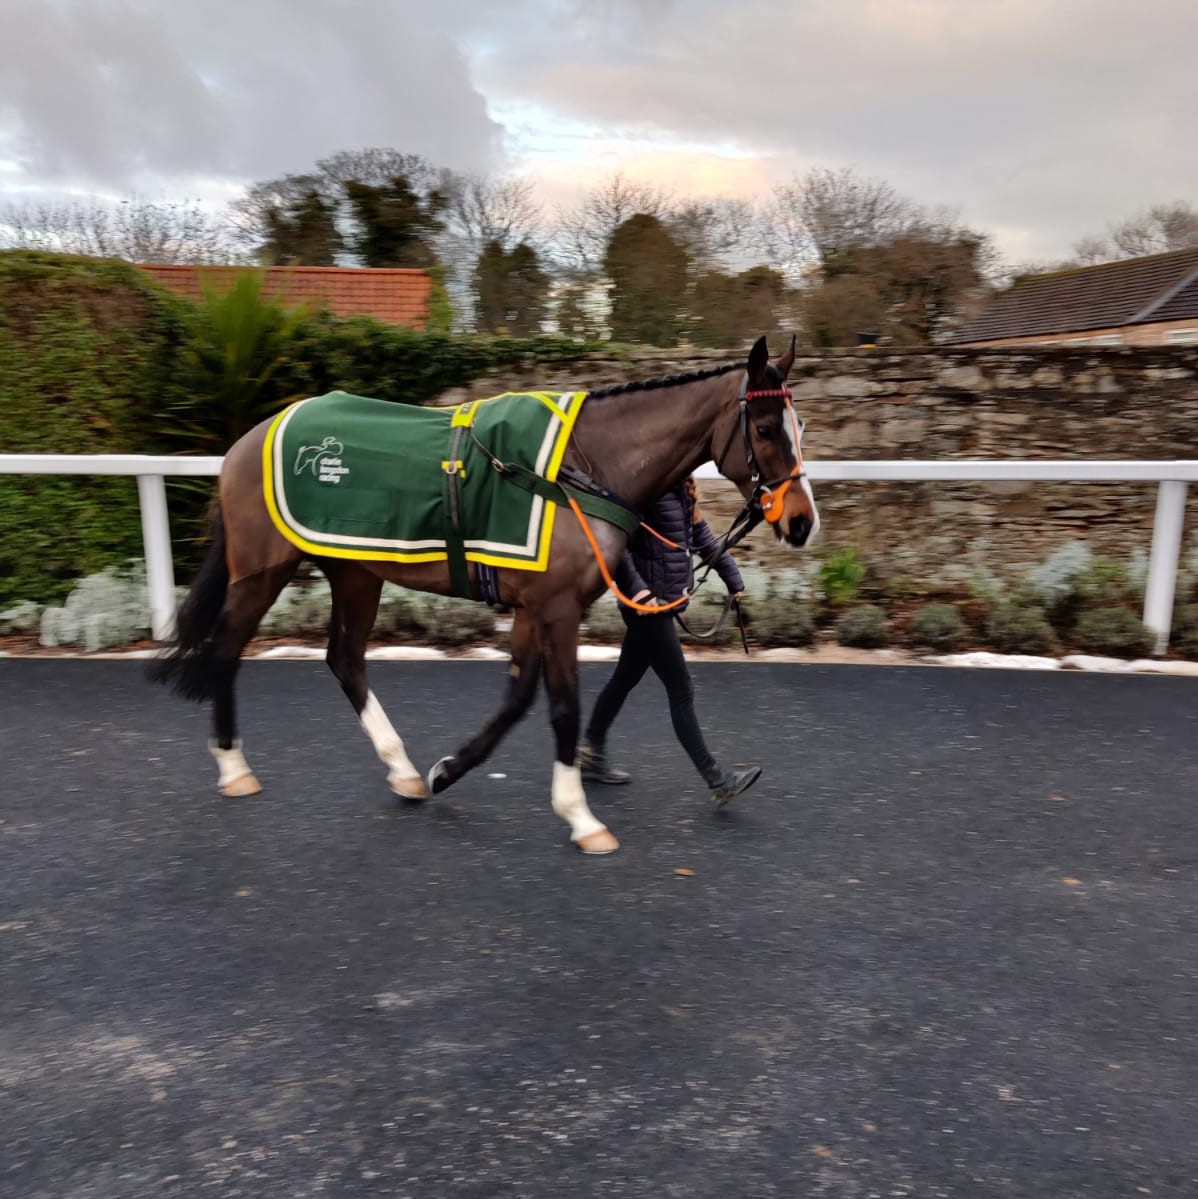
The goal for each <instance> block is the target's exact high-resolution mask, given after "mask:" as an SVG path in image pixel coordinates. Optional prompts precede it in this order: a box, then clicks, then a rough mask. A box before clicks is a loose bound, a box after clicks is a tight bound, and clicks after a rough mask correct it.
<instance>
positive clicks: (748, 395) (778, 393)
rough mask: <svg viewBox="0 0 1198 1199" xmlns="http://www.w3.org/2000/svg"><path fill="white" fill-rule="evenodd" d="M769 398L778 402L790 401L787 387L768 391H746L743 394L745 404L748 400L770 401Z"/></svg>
mask: <svg viewBox="0 0 1198 1199" xmlns="http://www.w3.org/2000/svg"><path fill="white" fill-rule="evenodd" d="M770 398H774V399H779V400H789V399H790V388H789V387H774V388H771V389H770V390H769V391H746V392H745V401H746V402H747V401H749V400H764V399H770Z"/></svg>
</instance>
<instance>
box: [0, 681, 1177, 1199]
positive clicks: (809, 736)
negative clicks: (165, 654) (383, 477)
mask: <svg viewBox="0 0 1198 1199" xmlns="http://www.w3.org/2000/svg"><path fill="white" fill-rule="evenodd" d="M505 669H506V667H505V665H504V664H503V663H500V662H444V663H414V664H400V663H374V664H373V665H372V667H371V676H372V680H373V683H374V685H375V689H376V690H377V692H378V694H379V697H380V699H381V700H382V702H383V704H384V706H385V707H386V708H387V709H388V711H389V713H390V714H391V716H392V718H393V720H394V722H395V724H396V726H397V728H399V730H400V732H401V734H402V735H403V736H404V737H405V740H406V742H407V745H408V749H409V751H410V752H411V754H412V756H413V758H414V760H415V761H416V763H417V765H418V766H420V767H421V768H422V769H427V768H428V766H429V765H430V764H431V763H432V762H433V761H434V760H435V759H436V758H438V757H440V756H441V755H442V754H444V753H447V752H450V751H452V749H454V748H455V747H456V745H457V744H458V743H459V741H460V740H461V739H462V737H463V731H466V730H468V731H473V730H474V729H475V728H476V727H477V726H479V725H480V724H481V723H482V722H483V720H484V719H485V718H486V717H487V716H489V715H490V714H491V712H492V711H493V709H494V708H495V707H496V705H497V703H498V699H499V696H500V693H501V690H502V687H503V681H504V673H505ZM609 669H610V667H608V666H606V665H589V666H584V668H583V687H584V692H585V698H586V702H587V703H588V706H589V702H590V700H591V699H593V697H594V694H595V692H596V691H597V689H598V687H599V685H600V684H601V683H602V680H603V679H604V678H605V677H606V673H607V671H608V670H609ZM694 673H695V678H696V691H697V700H698V705H699V711H700V715H701V719H702V722H703V724H704V727H705V728H706V729H707V731H708V734H709V737H710V739H711V741H712V744H713V746H714V747H715V748H716V749H717V751H719V752H720V753H721V755H722V756H723V758H724V759H725V760H726V761H727V762H729V763H731V762H734V761H753V762H758V763H760V764H761V765H762V766H763V767H764V771H765V773H764V775H763V778H762V780H761V782H760V783H759V784H758V785H757V787H756V788H754V789H753V790H752V791H750V792H749V793H747V794H746V795H745V796H743V797H742V798H741V799H740V800H738V801H736V803H735V805H734V806H732V807H730V808H729V809H728V810H726V811H724V812H719V813H717V812H713V811H712V809H711V807H710V805H709V802H708V800H707V797H706V793H705V791H704V789H703V788H702V786H701V785H700V783H699V780H698V778H697V777H696V776H695V775H694V773H693V771H692V770H691V768H690V766H689V764H688V763H687V762H686V760H685V759H684V757H683V755H682V751H681V750H680V749H679V748H678V746H677V745H676V743H675V742H674V740H673V735H672V733H671V731H670V728H669V723H668V717H667V715H666V712H665V706H664V699H663V696H662V694H661V692H660V690H659V688H658V686H657V684H656V683H655V682H653V681H651V680H650V681H647V682H646V683H645V684H644V685H643V686H642V688H640V689H639V690H638V692H636V693H635V695H634V697H633V699H632V701H631V702H630V705H629V707H628V708H627V709H626V711H625V713H624V714H623V717H622V719H621V720H620V722H619V723H618V724H617V726H616V731H615V734H614V735H613V740H612V745H611V749H612V752H613V756H614V757H615V758H617V759H618V761H619V763H620V764H622V765H625V766H627V767H628V768H629V769H631V770H632V771H634V773H635V776H636V778H635V781H634V783H633V784H632V785H631V786H628V787H623V788H617V789H608V790H603V789H599V788H593V789H591V792H590V798H591V803H592V806H593V808H594V809H595V811H596V812H597V813H599V814H600V815H601V817H602V818H603V819H605V820H607V821H608V822H609V823H610V824H611V827H612V828H613V830H614V831H615V832H616V833H617V835H618V836H619V837H620V838H621V841H622V843H623V849H622V851H621V852H620V853H618V854H616V855H614V856H613V857H610V858H603V859H590V858H585V857H583V856H581V855H579V854H577V853H576V852H575V851H574V850H573V849H572V848H571V847H570V846H569V844H568V841H567V838H566V831H567V830H566V826H565V825H564V824H563V823H562V822H560V821H558V820H557V819H556V818H555V817H554V816H553V815H552V813H551V812H550V810H549V802H548V798H549V797H548V782H549V776H550V771H551V765H550V762H551V746H552V740H551V736H550V732H549V729H548V724H547V719H546V709H545V703H544V700H543V698H542V699H541V700H539V701H538V704H537V707H536V709H535V710H534V712H533V713H532V714H531V715H530V717H529V718H528V719H527V720H526V721H525V722H524V723H523V724H521V725H520V726H518V728H517V729H516V730H515V731H514V732H513V733H512V734H511V735H510V736H509V738H508V740H507V741H506V742H505V743H504V744H502V745H501V746H500V748H499V750H498V751H497V753H496V754H495V755H494V757H493V758H492V760H491V761H490V762H488V763H487V764H486V765H485V766H484V767H482V768H481V769H480V770H479V771H477V772H475V773H474V774H473V775H471V776H469V777H467V778H466V779H464V780H463V781H462V782H460V783H459V784H458V785H457V786H456V787H454V788H453V789H452V790H450V791H449V792H447V793H446V794H445V795H444V796H441V797H438V798H437V799H434V800H431V801H430V802H428V803H427V804H425V805H423V806H420V805H411V806H406V805H404V804H402V803H401V802H400V801H398V800H396V799H395V797H393V796H392V795H391V794H390V792H389V791H388V790H387V788H386V785H385V781H384V770H383V767H382V766H381V764H380V763H378V761H377V760H376V759H375V757H374V755H373V751H372V750H371V748H370V745H369V742H368V740H367V739H366V737H365V735H364V734H363V733H362V732H361V730H360V729H359V727H358V725H357V721H356V719H355V718H354V716H353V713H352V711H351V710H350V708H349V705H348V704H347V703H346V702H345V700H344V698H343V697H342V695H341V693H340V690H339V689H338V687H337V685H336V683H335V682H334V681H333V679H332V677H331V675H329V674H328V673H327V671H326V670H325V668H324V666H323V665H322V664H320V663H314V662H249V663H247V664H246V666H245V668H244V670H243V673H242V681H241V697H242V701H243V702H242V715H243V731H244V736H245V742H246V752H247V756H248V758H249V760H250V763H251V765H253V766H254V767H255V769H256V771H257V773H258V775H259V777H260V778H261V779H262V781H263V783H264V784H265V787H266V791H265V792H264V794H263V795H261V796H259V797H257V798H255V799H251V800H236V801H233V800H226V799H222V798H221V797H220V796H219V795H218V794H217V793H216V790H215V777H216V774H215V766H214V764H213V763H212V761H211V759H210V757H209V755H208V753H207V750H206V748H205V741H206V737H207V714H206V713H204V712H202V711H201V710H200V709H198V708H195V707H192V706H190V705H187V704H184V703H183V702H182V701H179V700H176V699H174V698H173V697H171V696H169V695H168V694H166V693H165V692H163V691H161V690H159V689H155V688H151V687H150V686H149V685H148V684H147V683H145V682H144V680H143V666H142V664H141V663H138V662H130V661H125V662H95V661H92V662H88V661H62V660H40V661H20V660H6V661H0V752H2V754H3V763H4V781H3V786H2V787H0V1196H3V1199H100V1197H103V1199H108V1197H113V1199H139V1197H141V1196H175V1195H178V1196H206V1195H213V1196H222V1197H223V1196H247V1197H248V1196H252V1197H255V1199H258V1197H267V1196H269V1197H272V1199H273V1197H275V1196H278V1197H280V1199H307V1197H308V1196H330V1197H336V1199H341V1197H346V1199H349V1197H356V1196H410V1197H413V1199H424V1197H426V1196H428V1197H432V1196H454V1197H459V1196H460V1197H464V1199H474V1197H482V1196H499V1195H503V1196H513V1197H525V1196H527V1197H533V1199H541V1197H546V1199H549V1197H555V1199H556V1197H559V1196H567V1195H572V1196H577V1197H579V1199H589V1197H591V1196H595V1197H604V1199H606V1197H608V1196H613V1197H614V1196H629V1197H637V1199H640V1197H645V1199H649V1197H653V1199H672V1197H675V1196H677V1197H680V1199H681V1197H686V1199H702V1197H707V1196H712V1197H715V1196H721V1197H724V1196H728V1197H732V1196H737V1197H739V1196H745V1197H751V1196H752V1197H755V1196H781V1197H785V1199H808V1197H813V1196H828V1197H835V1199H842V1197H845V1199H873V1197H876V1199H891V1197H895V1196H907V1197H910V1199H933V1197H937V1196H948V1197H953V1199H957V1197H960V1199H998V1197H1003V1199H1067V1197H1073V1196H1078V1197H1081V1196H1098V1197H1103V1199H1105V1197H1111V1199H1115V1197H1119V1199H1123V1197H1127V1199H1138V1197H1139V1196H1141V1195H1150V1196H1156V1197H1158V1199H1161V1197H1165V1196H1168V1197H1171V1199H1193V1196H1195V1195H1198V1144H1196V1140H1198V1138H1196V1137H1195V1130H1196V1129H1198V1038H1196V1037H1195V1034H1194V1023H1195V1016H1196V1014H1198V872H1196V866H1198V836H1196V833H1198V702H1196V701H1198V680H1193V679H1176V678H1157V677H1147V676H1104V675H1086V674H1074V673H1068V672H1054V673H1025V672H1013V671H962V670H946V669H935V668H926V667H925V668H905V667H902V668H900V667H895V668H886V669H878V668H870V667H855V666H794V665H766V664H760V663H759V664H743V665H730V664H698V665H696V666H695V667H694ZM491 776H499V777H491Z"/></svg>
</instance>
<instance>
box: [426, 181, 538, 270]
mask: <svg viewBox="0 0 1198 1199" xmlns="http://www.w3.org/2000/svg"><path fill="white" fill-rule="evenodd" d="M543 217H544V213H543V209H542V207H541V203H540V201H539V200H538V199H537V196H536V189H535V186H534V185H533V183H532V182H531V180H528V179H518V178H506V179H502V178H501V179H492V178H491V177H489V176H487V175H478V174H471V175H463V176H460V177H459V178H458V180H457V186H456V187H455V188H454V189H453V191H452V192H451V193H450V196H449V204H448V207H447V208H446V210H445V222H446V232H447V233H448V235H449V236H451V237H453V238H456V239H460V240H461V241H462V242H464V243H465V244H466V245H468V246H469V247H470V248H471V250H473V251H474V252H475V254H476V255H477V254H478V253H479V252H481V250H482V247H483V246H485V245H487V244H488V243H489V242H496V243H498V245H499V246H500V248H501V249H503V250H511V249H512V248H513V247H515V246H517V245H519V244H520V243H521V242H524V243H526V244H528V245H532V244H534V243H535V242H536V241H537V240H539V237H540V235H541V231H542V229H543V225H544V220H543Z"/></svg>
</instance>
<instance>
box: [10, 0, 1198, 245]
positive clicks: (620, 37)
mask: <svg viewBox="0 0 1198 1199" xmlns="http://www.w3.org/2000/svg"><path fill="white" fill-rule="evenodd" d="M1195 46H1198V3H1195V2H1194V0H1136V2H1135V3H1129V2H1128V0H1119V2H1115V0H770V2H769V3H765V2H760V0H0V200H26V199H37V198H57V197H60V196H62V195H63V194H64V193H65V194H71V195H102V196H110V197H117V198H119V197H124V196H129V195H139V196H143V197H145V198H147V199H153V200H158V199H189V200H199V201H202V202H203V203H205V204H207V205H211V206H220V205H223V203H224V202H225V201H227V200H228V199H230V198H233V197H235V196H237V195H238V194H240V192H241V190H242V189H243V188H244V187H245V186H246V185H247V184H249V183H252V182H255V181H262V180H266V179H272V178H277V177H278V176H280V175H283V174H286V173H292V172H294V173H301V172H303V171H305V170H308V169H310V168H311V167H312V166H313V165H314V164H315V162H316V161H317V160H318V159H320V158H322V157H324V156H326V155H329V154H332V153H335V152H337V151H339V150H354V149H361V148H364V147H367V146H380V147H388V148H392V149H396V150H400V151H403V152H406V153H414V154H420V155H422V156H424V157H425V158H427V159H428V160H429V161H430V162H432V163H434V164H435V165H438V166H444V167H449V168H452V169H454V170H460V171H476V172H481V173H486V174H491V175H505V174H510V175H517V176H522V177H525V178H527V179H529V180H531V181H532V182H533V183H534V184H535V185H536V188H537V192H538V194H539V195H540V196H541V197H542V198H543V200H544V201H545V203H546V206H547V209H548V210H549V211H552V210H553V208H554V206H556V205H565V206H570V205H572V204H574V203H576V202H577V201H578V199H579V198H580V197H581V195H582V194H583V192H584V191H585V189H587V188H588V187H591V186H594V185H596V184H599V183H601V182H603V181H604V180H606V179H610V178H611V176H612V175H614V174H615V173H616V172H620V173H622V174H623V175H624V176H625V177H626V178H628V179H631V180H635V181H639V182H646V183H651V184H654V185H656V186H659V187H662V188H665V189H668V190H670V191H672V192H674V193H675V194H678V195H680V196H687V197H705V196H732V197H740V198H744V199H750V200H752V199H759V198H762V197H765V196H768V195H769V193H770V191H771V189H772V188H774V187H775V186H778V185H784V184H787V183H789V182H792V181H793V180H794V179H795V178H796V177H801V176H802V175H803V174H804V173H805V172H806V171H807V170H810V169H812V168H815V167H819V168H831V169H838V168H842V167H849V168H852V169H853V170H854V171H855V172H857V173H858V174H860V175H861V176H863V177H867V178H873V179H881V180H884V181H886V182H887V183H889V184H890V185H891V186H892V187H893V188H894V189H895V190H897V191H898V192H900V193H902V194H903V195H905V196H907V197H908V198H910V199H911V200H914V201H916V202H918V203H920V204H924V205H928V206H933V207H938V208H940V207H943V208H946V209H948V210H950V211H951V212H953V213H954V214H956V215H957V217H958V218H959V219H960V220H962V221H963V222H964V223H965V224H967V225H969V226H970V227H972V228H974V229H978V230H980V231H983V232H986V233H988V234H990V235H991V237H992V238H993V239H994V241H995V244H996V246H997V248H998V250H999V252H1000V253H1001V254H1002V256H1003V257H1004V259H1006V260H1007V261H1008V262H1012V263H1023V262H1031V261H1047V260H1051V259H1054V258H1061V257H1064V256H1067V255H1068V254H1069V253H1070V250H1071V248H1072V246H1073V244H1074V242H1076V241H1077V240H1078V239H1079V238H1081V237H1083V236H1086V235H1094V234H1101V233H1103V232H1104V231H1105V230H1106V229H1107V228H1108V227H1109V226H1110V225H1111V224H1113V223H1115V222H1118V221H1121V220H1123V219H1125V218H1127V217H1130V216H1132V215H1135V214H1136V213H1138V212H1141V211H1143V210H1144V209H1146V208H1147V207H1148V206H1149V205H1152V204H1155V203H1169V202H1174V201H1178V200H1181V201H1186V202H1189V203H1191V204H1195V205H1198V70H1196V69H1195V67H1194V60H1195Z"/></svg>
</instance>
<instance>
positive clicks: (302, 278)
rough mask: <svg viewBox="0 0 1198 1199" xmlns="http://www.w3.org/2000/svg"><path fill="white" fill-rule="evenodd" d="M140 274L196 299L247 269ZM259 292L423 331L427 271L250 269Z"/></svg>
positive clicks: (164, 268)
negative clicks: (203, 285)
mask: <svg viewBox="0 0 1198 1199" xmlns="http://www.w3.org/2000/svg"><path fill="white" fill-rule="evenodd" d="M141 269H142V270H143V271H145V272H146V273H147V274H149V275H151V276H152V277H153V278H155V279H157V280H158V282H159V283H161V284H162V285H163V287H166V288H168V289H169V290H170V291H173V292H177V293H179V294H180V295H185V296H190V297H191V298H193V299H199V298H200V295H201V292H200V279H201V278H204V279H213V278H214V279H216V280H217V282H218V283H219V282H220V281H221V280H222V279H228V280H229V282H230V283H231V282H232V281H233V279H234V278H235V277H236V276H237V274H238V273H240V272H241V271H243V270H246V269H248V268H245V267H237V266H174V265H164V264H159V263H150V264H145V265H143V266H142V267H141ZM253 269H256V270H258V271H259V272H260V273H261V274H262V275H263V277H264V279H265V282H264V285H263V290H264V292H265V293H266V294H267V295H272V296H279V297H281V298H282V299H284V300H286V301H287V302H288V303H290V304H302V303H307V304H311V305H312V306H313V307H315V308H327V309H328V310H329V311H330V312H331V313H332V314H333V315H334V316H372V317H374V318H375V320H379V321H387V322H388V323H390V324H393V325H406V326H408V327H409V328H413V329H423V328H424V326H425V323H426V322H427V320H428V301H429V296H430V294H431V292H432V286H433V285H432V280H431V279H430V278H429V275H428V272H427V271H421V270H414V269H411V268H407V267H342V266H268V267H257V268H253Z"/></svg>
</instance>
